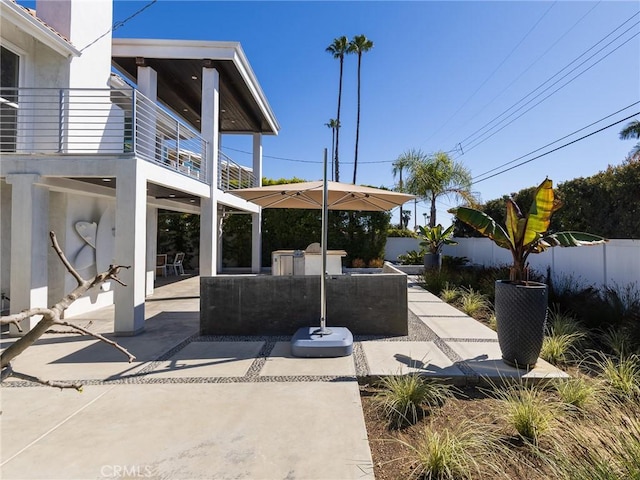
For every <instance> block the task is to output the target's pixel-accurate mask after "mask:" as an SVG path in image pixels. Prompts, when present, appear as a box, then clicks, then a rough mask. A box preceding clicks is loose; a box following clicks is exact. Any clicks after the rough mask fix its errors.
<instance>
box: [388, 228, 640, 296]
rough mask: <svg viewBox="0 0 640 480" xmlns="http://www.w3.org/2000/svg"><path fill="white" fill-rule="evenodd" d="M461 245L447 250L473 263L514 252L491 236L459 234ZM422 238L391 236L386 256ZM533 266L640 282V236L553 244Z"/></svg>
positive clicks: (599, 280) (585, 279) (501, 259)
mask: <svg viewBox="0 0 640 480" xmlns="http://www.w3.org/2000/svg"><path fill="white" fill-rule="evenodd" d="M455 240H456V241H457V242H458V245H452V246H445V247H444V249H443V253H444V254H445V255H451V256H455V257H467V258H468V259H469V261H470V262H471V263H472V264H476V265H483V266H497V265H508V264H510V263H511V253H510V252H509V251H508V250H506V249H504V248H500V247H498V246H497V245H496V244H495V243H493V242H492V241H491V240H489V239H488V238H456V239H455ZM418 249H419V240H416V239H413V238H387V246H386V249H385V260H389V261H397V259H398V255H401V254H403V253H406V252H407V251H409V250H418ZM529 264H530V265H531V268H533V269H535V270H537V271H538V272H540V273H543V274H544V273H546V271H547V267H550V268H551V274H552V275H553V278H555V279H569V278H570V279H572V280H573V281H575V282H578V283H581V284H584V285H595V286H601V285H604V286H612V285H614V284H617V285H620V286H622V285H627V284H629V283H633V282H638V283H640V240H609V241H608V242H607V243H606V244H603V245H594V246H591V247H574V248H561V247H555V248H550V249H549V250H547V251H546V252H543V253H540V254H532V255H530V256H529Z"/></svg>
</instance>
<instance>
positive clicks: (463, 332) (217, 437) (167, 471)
mask: <svg viewBox="0 0 640 480" xmlns="http://www.w3.org/2000/svg"><path fill="white" fill-rule="evenodd" d="M415 282H416V279H415V277H408V286H407V288H408V301H409V309H410V313H409V335H407V336H403V337H373V336H356V337H355V343H354V354H353V355H352V356H350V357H342V358H320V359H307V358H294V357H292V356H291V354H290V348H289V337H285V336H263V337H249V336H247V337H240V336H238V337H229V336H225V337H222V336H200V335H199V333H198V328H199V313H198V305H199V297H198V295H199V278H198V277H192V278H186V277H185V279H184V280H181V281H177V282H174V283H170V284H166V285H164V286H160V287H158V288H157V289H156V290H155V294H154V295H153V297H151V298H149V299H148V300H147V303H146V316H147V321H146V329H145V332H144V333H143V334H142V335H139V336H136V337H119V338H118V341H119V343H121V344H122V345H123V346H125V347H126V348H128V349H129V350H130V351H131V352H132V353H133V354H134V355H136V357H137V358H136V360H135V361H134V362H133V363H131V364H129V363H127V362H126V359H125V357H124V356H123V355H122V354H121V353H120V352H117V351H116V350H115V349H113V348H111V347H109V346H107V345H105V344H101V343H99V342H97V341H96V340H94V339H90V338H89V337H86V336H75V335H74V336H70V335H50V336H47V337H46V338H45V339H43V340H41V341H40V342H39V343H38V344H36V345H35V346H33V347H32V348H30V349H29V350H28V351H27V352H26V353H25V354H24V355H22V356H21V357H19V358H18V359H16V361H15V362H14V368H15V369H16V370H19V371H24V372H28V373H30V374H33V375H38V376H42V377H45V378H47V379H56V380H80V381H82V382H83V383H84V384H85V385H86V387H85V388H84V392H83V393H82V394H78V393H76V392H75V391H69V390H63V391H60V390H58V389H52V388H47V387H41V386H34V385H33V384H30V383H27V382H20V381H16V380H9V381H8V382H6V384H5V385H4V386H3V387H2V389H1V390H0V392H1V394H2V410H3V413H2V415H1V416H0V421H1V435H2V454H1V470H0V474H1V476H2V478H7V479H18V478H42V479H44V478H46V479H53V478H61V479H62V478H64V479H70V478H73V479H81V478H134V477H144V478H158V479H160V478H162V479H169V478H171V479H173V478H184V479H192V478H216V479H218V478H220V479H225V478H251V479H273V478H305V479H350V478H353V479H355V478H373V468H372V460H371V454H370V451H369V446H368V443H367V432H366V429H365V424H364V418H363V415H362V412H361V403H360V397H359V386H358V381H361V382H363V381H367V380H369V379H371V378H375V377H379V376H383V375H392V374H404V373H409V372H416V371H417V372H420V373H421V374H423V375H426V376H430V377H439V378H446V379H448V380H447V381H451V382H454V383H457V384H477V383H480V382H482V381H486V380H487V379H489V380H492V381H500V379H503V378H518V377H519V376H520V375H522V376H524V377H528V378H548V377H564V376H565V374H564V373H562V372H560V371H559V370H557V369H555V368H553V367H552V366H550V365H549V364H547V363H546V362H543V361H540V362H539V365H538V367H537V368H536V369H534V370H532V371H531V372H528V373H525V372H518V371H517V370H515V369H513V368H510V367H508V366H506V365H505V364H504V363H502V361H501V360H500V350H499V347H498V344H497V340H496V336H495V333H494V332H493V331H492V330H490V329H489V328H487V327H485V326H484V325H482V324H480V323H478V322H476V321H475V320H473V319H471V318H469V317H467V316H466V315H464V314H461V313H460V312H459V311H458V310H456V309H454V308H453V307H451V306H449V305H447V304H445V303H443V302H442V301H440V300H439V299H438V298H437V297H435V296H433V295H431V294H430V293H428V292H426V291H424V290H423V289H421V288H420V287H419V286H418V285H417V284H416V283H415ZM112 318H113V309H112V307H110V308H106V309H103V310H100V311H98V312H95V313H93V314H91V315H85V316H83V317H76V318H74V321H76V322H78V323H80V324H81V325H87V324H89V322H91V323H90V325H89V328H91V329H93V330H95V331H98V332H104V333H108V332H111V331H112ZM332 321H333V322H336V323H339V320H337V319H331V318H329V319H328V324H329V325H331V324H332ZM336 323H334V324H336ZM108 336H109V335H108ZM13 341H14V340H13V339H9V338H3V340H2V345H1V346H2V348H6V347H7V346H8V345H9V344H10V343H11V342H13Z"/></svg>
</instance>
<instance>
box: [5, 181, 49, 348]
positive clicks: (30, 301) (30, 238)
mask: <svg viewBox="0 0 640 480" xmlns="http://www.w3.org/2000/svg"><path fill="white" fill-rule="evenodd" d="M6 178H7V183H10V184H11V277H10V288H11V313H19V312H21V311H22V310H25V309H28V308H34V307H47V306H48V285H49V278H48V276H49V275H48V267H47V259H48V255H49V249H50V247H49V245H50V242H49V235H48V230H49V190H48V189H47V188H46V187H42V186H40V185H37V182H38V181H39V180H40V176H39V175H37V174H30V173H29V174H11V175H7V177H6ZM51 251H53V250H51ZM41 319H42V316H35V317H31V318H29V319H26V320H24V321H22V322H21V323H20V326H21V328H22V330H23V331H22V332H19V331H18V329H17V328H16V327H15V326H14V325H11V326H10V330H9V334H10V335H11V336H16V337H17V336H22V335H24V334H25V333H27V332H28V331H29V330H31V329H32V328H33V327H34V326H35V325H36V324H37V323H38V322H39V321H40V320H41Z"/></svg>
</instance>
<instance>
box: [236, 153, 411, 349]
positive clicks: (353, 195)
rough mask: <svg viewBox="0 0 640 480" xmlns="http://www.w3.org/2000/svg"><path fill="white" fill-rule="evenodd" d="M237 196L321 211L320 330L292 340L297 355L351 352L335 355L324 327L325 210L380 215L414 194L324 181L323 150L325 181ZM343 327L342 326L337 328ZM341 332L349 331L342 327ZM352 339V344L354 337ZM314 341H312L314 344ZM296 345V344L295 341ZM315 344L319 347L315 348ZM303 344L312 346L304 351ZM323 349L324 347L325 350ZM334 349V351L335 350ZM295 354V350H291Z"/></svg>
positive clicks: (250, 190) (268, 204) (268, 205)
mask: <svg viewBox="0 0 640 480" xmlns="http://www.w3.org/2000/svg"><path fill="white" fill-rule="evenodd" d="M229 193H232V194H234V195H236V196H238V197H241V198H243V199H245V200H247V201H250V202H253V203H256V204H258V205H260V206H261V207H263V208H298V209H322V242H321V244H322V271H323V272H324V274H323V275H321V276H320V301H321V304H320V328H317V329H313V328H311V329H300V330H299V331H298V332H297V333H296V334H295V335H294V340H295V339H296V338H299V337H300V335H302V337H303V340H302V342H301V344H302V345H303V347H300V348H298V349H297V351H298V352H304V353H301V354H300V355H298V356H345V355H349V354H350V353H351V349H349V350H348V353H335V352H338V351H340V347H337V345H335V343H334V340H333V339H332V338H331V336H332V335H334V334H335V332H334V331H332V330H329V329H328V328H327V326H326V321H327V318H326V317H327V295H326V276H327V275H326V271H327V211H328V210H358V211H374V212H382V211H387V210H390V209H392V208H393V207H397V206H399V205H402V204H404V203H406V202H408V201H409V200H413V199H414V198H415V197H414V196H413V195H407V194H404V193H398V192H392V191H389V190H383V189H380V188H372V187H363V186H360V185H351V184H347V183H339V182H330V181H327V149H326V148H325V150H324V180H323V181H317V182H301V183H287V184H283V185H269V186H266V187H256V188H243V189H240V190H230V191H229ZM337 328H343V327H337ZM343 330H346V331H347V332H348V330H347V329H346V328H344V329H343ZM348 336H349V337H351V343H352V340H353V337H352V336H351V333H350V332H348ZM314 340H315V341H314ZM294 343H295V341H294ZM314 343H315V344H318V345H319V346H320V348H315V347H316V345H314ZM306 345H311V348H309V349H307V348H306ZM325 346H326V348H325ZM336 347H337V348H336ZM292 352H293V353H294V355H295V354H296V353H295V352H294V349H293V348H292ZM308 352H313V353H308Z"/></svg>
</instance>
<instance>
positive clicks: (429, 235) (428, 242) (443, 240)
mask: <svg viewBox="0 0 640 480" xmlns="http://www.w3.org/2000/svg"><path fill="white" fill-rule="evenodd" d="M453 227H454V226H453V225H451V226H450V227H449V228H447V229H446V230H444V231H443V230H442V228H443V227H442V225H440V224H438V225H436V226H435V227H422V226H420V227H419V231H418V232H419V235H420V236H421V237H422V242H420V246H421V247H424V248H426V249H427V250H428V251H429V253H432V254H438V253H440V252H441V250H442V247H443V246H444V245H457V244H458V242H456V241H455V240H452V239H451V236H452V235H453Z"/></svg>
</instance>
